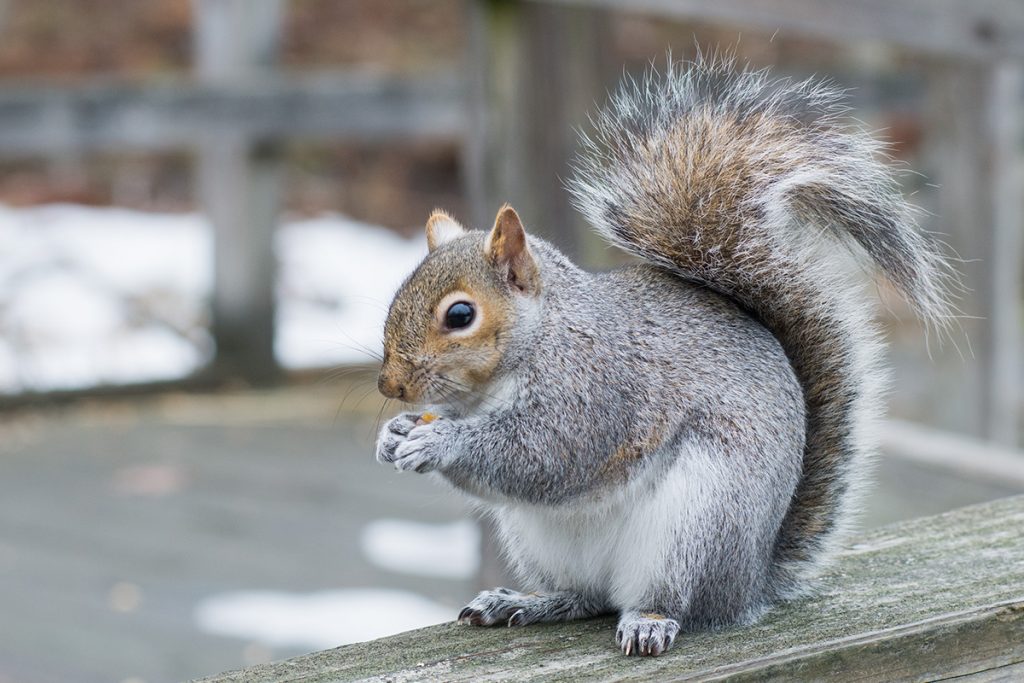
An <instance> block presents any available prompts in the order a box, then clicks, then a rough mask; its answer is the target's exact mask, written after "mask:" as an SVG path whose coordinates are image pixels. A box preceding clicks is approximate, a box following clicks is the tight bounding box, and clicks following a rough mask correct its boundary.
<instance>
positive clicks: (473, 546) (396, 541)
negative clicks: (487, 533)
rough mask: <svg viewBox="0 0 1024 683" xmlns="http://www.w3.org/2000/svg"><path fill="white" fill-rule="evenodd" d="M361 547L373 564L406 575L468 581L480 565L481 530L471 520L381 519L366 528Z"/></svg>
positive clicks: (361, 539)
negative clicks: (430, 522)
mask: <svg viewBox="0 0 1024 683" xmlns="http://www.w3.org/2000/svg"><path fill="white" fill-rule="evenodd" d="M360 545H361V547H362V549H363V554H364V555H365V556H366V558H367V559H369V560H370V562H372V563H373V564H375V565H377V566H378V567H380V568H382V569H388V570H391V571H395V572H400V573H403V574H418V575H421V576H437V577H443V578H446V579H469V578H472V577H473V576H474V575H475V574H476V572H477V570H478V569H479V566H480V530H479V528H478V527H477V525H476V524H475V523H473V522H472V521H470V520H461V521H458V522H452V523H451V524H425V523H423V522H412V521H409V520H404V519H378V520H374V521H373V522H370V523H369V524H367V525H366V527H365V528H364V529H363V533H362V536H361V538H360Z"/></svg>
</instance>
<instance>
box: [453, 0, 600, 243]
mask: <svg viewBox="0 0 1024 683" xmlns="http://www.w3.org/2000/svg"><path fill="white" fill-rule="evenodd" d="M469 23H470V48H469V52H468V59H469V64H468V71H469V78H468V82H469V86H470V87H469V89H468V90H469V92H468V93H467V98H468V102H467V104H468V107H469V111H470V117H469V118H470V125H469V130H468V139H467V142H466V158H465V166H466V169H467V171H466V189H467V193H468V195H469V197H470V206H471V214H472V215H471V220H472V222H473V224H474V225H475V226H476V227H481V228H487V227H490V222H491V221H493V220H494V214H495V212H496V211H497V209H498V207H499V206H500V205H501V204H502V203H503V202H506V201H507V202H511V203H512V204H513V206H515V207H516V208H517V209H518V210H519V213H520V215H522V216H523V220H524V222H525V223H526V226H527V229H528V230H530V231H531V232H533V233H535V234H538V235H541V236H543V237H545V238H546V239H549V240H551V241H552V242H554V243H555V244H556V245H557V246H558V247H559V248H561V249H562V250H563V251H564V252H565V253H566V254H568V255H569V256H570V257H571V258H574V259H579V258H580V257H581V256H594V255H595V254H596V255H597V256H601V255H603V248H602V249H600V250H595V249H593V248H591V246H590V245H592V244H593V242H592V241H590V237H589V235H590V233H589V231H588V230H587V229H586V228H585V225H584V223H583V220H582V218H581V217H580V216H579V215H578V214H577V213H576V212H575V211H574V210H573V209H572V207H571V205H570V202H569V195H568V193H567V192H566V190H565V186H564V184H565V181H566V180H567V179H568V178H569V176H570V174H571V169H570V164H571V162H572V158H573V154H574V152H575V149H576V129H577V128H578V127H580V126H582V125H584V124H585V123H586V121H587V118H586V117H587V114H588V113H590V112H591V111H592V110H593V108H594V107H595V105H596V104H600V103H601V102H602V101H603V99H604V88H605V86H606V78H605V73H606V72H607V68H606V67H605V64H606V61H605V59H604V58H603V51H602V50H601V46H602V42H603V36H604V32H605V26H606V22H605V18H604V15H603V14H602V13H600V12H594V11H592V10H588V9H581V8H574V7H550V6H544V5H534V4H529V3H526V4H524V3H519V2H512V1H509V0H474V1H473V2H471V3H470V22H469Z"/></svg>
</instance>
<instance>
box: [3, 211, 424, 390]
mask: <svg viewBox="0 0 1024 683" xmlns="http://www.w3.org/2000/svg"><path fill="white" fill-rule="evenodd" d="M211 237H212V236H211V230H210V226H209V225H208V223H207V221H206V219H205V218H204V217H203V216H201V215H198V214H153V213H145V212H141V211H130V210H127V209H118V208H95V207H85V206H76V205H48V206H38V207H30V208H10V207H4V206H0V254H3V258H0V392H6V393H13V392H18V391H24V390H27V389H33V390H38V391H46V390H52V389H70V388H78V387H87V386H93V385H97V384H125V383H132V382H145V381H152V380H159V379H172V378H176V377H183V376H185V375H187V374H189V373H191V372H194V371H195V370H197V369H199V368H200V367H202V365H203V364H204V363H206V362H207V361H208V360H209V358H210V355H211V353H212V341H211V339H210V336H209V333H208V326H209V311H208V301H209V299H210V296H211V291H212V286H213V284H212V283H213V247H212V239H211ZM275 249H276V253H277V257H278V260H279V264H280V269H279V272H278V282H277V296H278V321H277V337H276V340H275V351H276V354H277V356H278V360H279V361H280V362H281V363H282V365H284V366H285V367H292V368H299V367H324V366H331V365H337V364H343V363H350V362H360V361H363V362H365V361H367V360H370V359H371V358H372V356H373V355H374V354H376V353H379V351H380V343H381V341H380V340H381V331H382V328H383V322H384V317H385V315H386V312H387V306H388V304H389V303H390V300H391V297H392V296H393V294H394V292H395V290H396V289H397V288H398V286H399V285H400V284H401V282H402V280H403V278H405V277H406V276H407V275H408V274H409V273H410V272H411V271H412V270H413V268H415V267H416V265H417V264H418V263H419V261H420V260H421V259H422V258H423V255H424V254H425V253H426V246H425V240H424V239H422V238H420V239H418V240H404V239H402V238H400V237H398V236H396V235H394V234H393V233H391V232H389V231H387V230H384V229H381V228H378V227H375V226H371V225H367V224H364V223H358V222H356V221H352V220H349V219H347V218H345V217H343V216H338V215H326V216H321V217H318V218H313V219H308V220H294V221H285V222H284V223H283V225H282V226H281V227H280V228H279V230H278V232H277V235H276V240H275Z"/></svg>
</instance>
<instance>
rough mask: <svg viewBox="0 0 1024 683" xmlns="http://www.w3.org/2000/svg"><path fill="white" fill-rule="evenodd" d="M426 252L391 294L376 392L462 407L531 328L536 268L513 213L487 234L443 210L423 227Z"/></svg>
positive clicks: (503, 214) (507, 210)
mask: <svg viewBox="0 0 1024 683" xmlns="http://www.w3.org/2000/svg"><path fill="white" fill-rule="evenodd" d="M427 246H428V248H429V253H428V254H427V256H426V258H425V259H424V260H423V262H422V263H421V264H420V265H419V267H418V268H416V270H415V271H414V272H413V274H412V275H410V276H409V278H408V279H407V280H406V281H405V283H404V284H403V285H402V287H401V288H400V289H399V290H398V293H397V294H396V295H395V298H394V301H392V303H391V308H390V309H389V311H388V317H387V322H386V323H385V324H384V362H383V365H382V367H381V370H380V376H379V377H378V380H377V387H378V388H379V389H380V392H381V393H382V394H384V395H385V396H387V397H389V398H398V399H401V400H403V401H407V402H409V403H442V404H457V403H464V402H467V401H469V400H473V399H474V398H479V397H480V396H484V395H486V390H485V387H487V385H488V384H489V383H490V382H491V381H492V380H494V379H496V376H497V375H498V374H499V373H500V371H501V370H502V369H503V368H507V365H508V362H509V354H507V351H508V350H509V348H511V347H512V346H513V345H515V343H516V342H517V341H520V340H521V337H522V335H524V334H526V333H527V328H528V327H529V325H527V324H525V323H526V322H527V321H525V320H523V318H524V317H529V312H530V311H531V310H533V309H534V308H535V307H536V304H537V302H538V298H539V296H540V292H541V280H540V269H539V267H538V264H537V261H536V260H535V259H534V257H533V254H531V253H530V249H529V247H528V245H527V240H526V232H525V231H524V230H523V224H522V222H520V220H519V215H518V214H516V212H515V210H514V209H513V208H512V207H511V206H509V205H507V204H506V205H505V206H503V207H502V208H501V210H500V211H499V212H498V216H497V218H496V219H495V221H494V227H493V228H492V229H491V231H490V233H485V232H482V231H478V230H473V231H469V230H466V229H464V228H463V227H462V226H461V225H460V224H459V223H458V222H456V221H455V220H454V219H453V218H452V217H451V216H449V215H448V214H447V213H445V212H443V211H435V212H434V213H433V214H431V216H430V219H429V220H428V221H427Z"/></svg>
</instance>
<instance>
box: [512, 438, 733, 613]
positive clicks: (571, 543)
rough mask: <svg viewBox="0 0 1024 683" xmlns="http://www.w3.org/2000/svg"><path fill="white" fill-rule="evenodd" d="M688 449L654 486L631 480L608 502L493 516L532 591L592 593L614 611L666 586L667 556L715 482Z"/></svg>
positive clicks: (706, 464)
mask: <svg viewBox="0 0 1024 683" xmlns="http://www.w3.org/2000/svg"><path fill="white" fill-rule="evenodd" d="M688 451H689V452H687V453H684V454H681V455H680V456H679V457H677V458H676V460H675V464H674V465H673V467H672V468H671V469H670V470H669V471H668V472H667V473H662V474H661V475H660V477H659V478H660V481H659V482H657V483H653V482H651V481H642V480H641V481H636V482H634V483H631V484H629V485H628V486H626V487H625V488H624V489H622V490H621V491H619V492H617V493H616V494H615V495H614V496H613V497H612V498H611V499H609V500H603V501H601V502H599V503H590V504H587V505H586V506H584V505H570V506H562V507H543V506H509V507H506V508H503V509H501V510H499V511H498V514H497V517H498V521H499V526H500V528H501V530H502V534H503V536H504V540H505V542H506V549H507V551H508V555H509V556H510V557H512V558H513V559H514V560H515V561H516V562H517V563H518V565H519V568H520V570H521V571H522V573H523V575H524V576H523V578H524V579H526V580H527V582H529V583H533V584H536V585H535V586H532V587H543V588H547V589H557V590H572V591H581V592H587V593H591V594H596V595H599V596H602V597H604V598H605V599H607V600H608V601H609V602H610V603H611V606H612V607H615V608H618V609H626V608H630V607H635V606H637V605H639V604H640V602H641V601H642V600H643V599H644V597H645V594H647V593H648V590H649V588H650V587H651V586H652V585H659V584H664V582H667V581H672V580H673V577H672V576H670V575H669V574H670V572H671V570H672V567H673V565H675V563H674V562H671V561H670V558H671V556H672V555H673V554H676V553H677V552H678V551H677V549H676V546H677V544H678V543H679V539H680V537H681V536H683V537H685V536H686V535H687V528H686V527H687V525H694V524H697V523H699V522H698V520H699V519H700V518H702V517H704V518H705V519H706V516H705V514H703V513H706V511H707V510H706V508H707V503H708V501H709V500H713V499H714V496H713V494H712V491H713V490H714V489H715V488H716V487H715V483H716V480H717V478H718V477H719V476H720V472H719V471H717V468H715V467H714V466H712V464H711V462H710V459H709V458H707V457H706V454H704V453H702V452H700V451H699V450H697V449H688ZM709 494H711V495H709Z"/></svg>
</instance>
